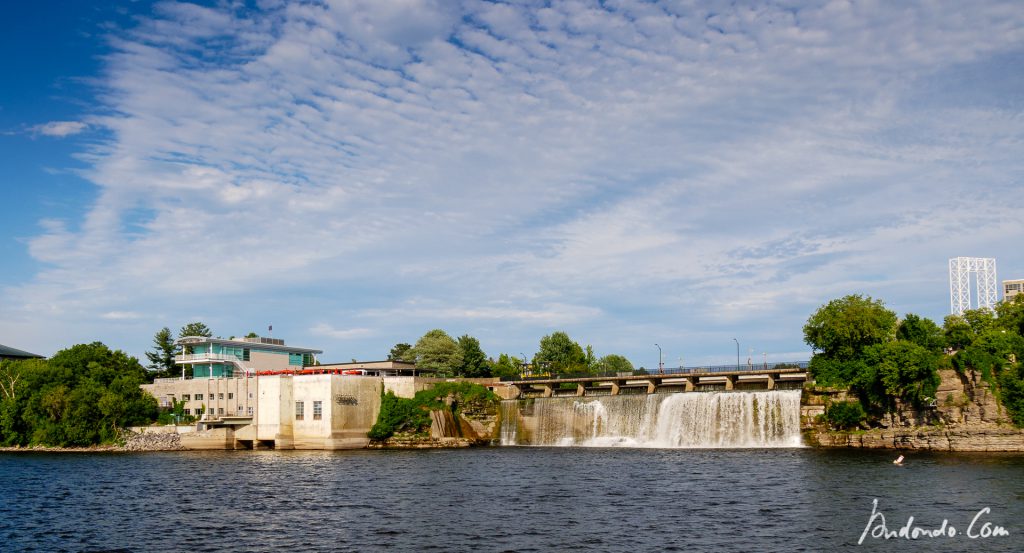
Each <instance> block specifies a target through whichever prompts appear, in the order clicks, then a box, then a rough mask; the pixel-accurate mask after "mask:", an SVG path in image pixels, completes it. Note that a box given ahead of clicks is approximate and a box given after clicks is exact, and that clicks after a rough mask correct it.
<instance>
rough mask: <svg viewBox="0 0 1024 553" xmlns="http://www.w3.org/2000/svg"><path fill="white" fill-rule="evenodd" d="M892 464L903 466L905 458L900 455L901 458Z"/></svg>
mask: <svg viewBox="0 0 1024 553" xmlns="http://www.w3.org/2000/svg"><path fill="white" fill-rule="evenodd" d="M892 464H894V465H902V464H903V456H902V455H900V456H899V457H897V458H896V460H895V461H893V462H892Z"/></svg>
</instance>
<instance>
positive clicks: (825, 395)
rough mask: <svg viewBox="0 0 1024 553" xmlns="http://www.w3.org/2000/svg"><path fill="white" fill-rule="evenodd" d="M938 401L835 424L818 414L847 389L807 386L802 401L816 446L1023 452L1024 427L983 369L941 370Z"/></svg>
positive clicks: (808, 439) (806, 431)
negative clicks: (872, 423) (844, 427)
mask: <svg viewBox="0 0 1024 553" xmlns="http://www.w3.org/2000/svg"><path fill="white" fill-rule="evenodd" d="M939 377H940V379H941V383H940V384H939V389H938V392H937V393H936V396H937V397H936V400H935V404H934V405H933V406H931V407H928V408H925V409H915V408H912V407H910V406H901V407H900V408H899V409H898V410H897V411H896V412H895V413H891V414H889V415H887V416H886V417H884V418H883V419H882V420H881V421H880V425H881V427H880V428H862V429H858V430H852V431H839V430H831V429H829V428H827V426H826V425H825V424H824V423H823V422H821V421H820V420H818V415H820V414H822V413H824V406H825V405H826V404H827V403H829V402H832V401H846V400H848V399H852V398H848V397H847V396H846V392H845V391H842V390H824V389H822V390H815V389H805V390H804V397H803V401H802V407H801V411H802V413H801V415H802V419H803V437H804V443H806V444H807V445H809V446H811V447H825V448H869V449H905V450H922V451H948V452H955V451H962V452H1011V453H1012V452H1024V429H1020V428H1017V427H1015V426H1013V424H1012V423H1011V421H1010V419H1009V417H1008V415H1007V414H1006V411H1005V409H1003V407H1002V405H1000V404H999V401H998V399H997V398H996V397H995V395H994V394H993V393H992V390H991V389H990V387H989V385H988V384H987V383H985V382H984V381H983V380H982V378H981V374H979V373H977V372H976V371H967V372H966V373H964V374H961V373H958V372H956V371H954V370H951V369H947V370H940V371H939Z"/></svg>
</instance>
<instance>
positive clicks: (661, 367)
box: [654, 344, 665, 374]
mask: <svg viewBox="0 0 1024 553" xmlns="http://www.w3.org/2000/svg"><path fill="white" fill-rule="evenodd" d="M654 345H655V346H657V348H658V374H665V364H664V363H663V362H662V361H661V346H659V345H658V344H654Z"/></svg>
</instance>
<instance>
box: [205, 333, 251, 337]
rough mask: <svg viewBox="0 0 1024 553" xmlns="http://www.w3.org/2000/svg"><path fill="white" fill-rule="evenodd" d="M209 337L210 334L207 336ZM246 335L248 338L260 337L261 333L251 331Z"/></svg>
mask: <svg viewBox="0 0 1024 553" xmlns="http://www.w3.org/2000/svg"><path fill="white" fill-rule="evenodd" d="M207 337H208V336H207ZM245 337H246V338H259V337H260V335H259V334H256V333H255V332H250V333H248V334H246V335H245Z"/></svg>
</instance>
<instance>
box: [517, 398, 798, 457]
mask: <svg viewBox="0 0 1024 553" xmlns="http://www.w3.org/2000/svg"><path fill="white" fill-rule="evenodd" d="M501 418H502V423H501V424H502V425H501V444H502V445H545V446H583V447H656V448H763V447H800V391H799V390H773V391H760V392H688V393H672V394H647V395H639V394H636V395H618V396H601V397H579V398H577V397H561V398H544V399H532V400H531V399H527V400H508V401H504V402H502V410H501Z"/></svg>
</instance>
